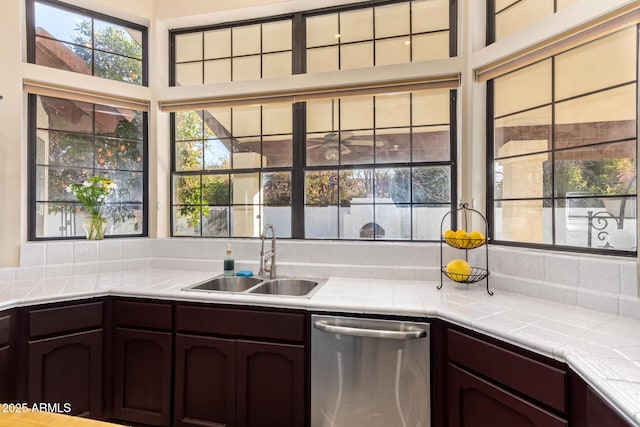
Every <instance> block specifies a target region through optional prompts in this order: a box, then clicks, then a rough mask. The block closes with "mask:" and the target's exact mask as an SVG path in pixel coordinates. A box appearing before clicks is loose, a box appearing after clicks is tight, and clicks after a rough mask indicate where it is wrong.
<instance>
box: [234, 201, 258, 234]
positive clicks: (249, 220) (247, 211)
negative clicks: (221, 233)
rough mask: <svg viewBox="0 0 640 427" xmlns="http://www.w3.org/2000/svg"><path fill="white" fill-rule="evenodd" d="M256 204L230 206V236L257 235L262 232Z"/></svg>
mask: <svg viewBox="0 0 640 427" xmlns="http://www.w3.org/2000/svg"><path fill="white" fill-rule="evenodd" d="M260 211H261V208H260V206H258V205H254V206H233V207H232V208H231V218H232V219H231V236H233V237H258V236H260V233H261V232H262V227H261V224H260V217H261V215H260Z"/></svg>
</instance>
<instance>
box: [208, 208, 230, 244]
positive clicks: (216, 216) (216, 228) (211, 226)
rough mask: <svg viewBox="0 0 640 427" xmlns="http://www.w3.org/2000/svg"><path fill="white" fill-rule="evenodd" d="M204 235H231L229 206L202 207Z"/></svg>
mask: <svg viewBox="0 0 640 427" xmlns="http://www.w3.org/2000/svg"><path fill="white" fill-rule="evenodd" d="M202 217H203V224H202V235H203V236H210V237H229V208H228V207H222V206H203V207H202Z"/></svg>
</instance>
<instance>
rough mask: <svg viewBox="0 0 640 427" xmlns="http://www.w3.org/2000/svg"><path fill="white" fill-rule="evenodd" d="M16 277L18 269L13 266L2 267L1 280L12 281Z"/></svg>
mask: <svg viewBox="0 0 640 427" xmlns="http://www.w3.org/2000/svg"><path fill="white" fill-rule="evenodd" d="M15 278H16V269H15V268H13V267H7V268H0V282H11V281H13V280H15Z"/></svg>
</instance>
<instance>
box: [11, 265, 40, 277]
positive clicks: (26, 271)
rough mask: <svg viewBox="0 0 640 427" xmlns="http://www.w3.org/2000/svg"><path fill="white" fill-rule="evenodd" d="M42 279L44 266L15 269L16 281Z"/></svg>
mask: <svg viewBox="0 0 640 427" xmlns="http://www.w3.org/2000/svg"><path fill="white" fill-rule="evenodd" d="M43 277H44V266H41V267H20V268H18V269H16V280H34V279H42V278H43Z"/></svg>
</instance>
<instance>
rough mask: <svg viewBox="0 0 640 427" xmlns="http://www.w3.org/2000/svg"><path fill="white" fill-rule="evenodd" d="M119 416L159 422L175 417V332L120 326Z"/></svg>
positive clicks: (116, 386) (115, 364)
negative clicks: (172, 413) (172, 364)
mask: <svg viewBox="0 0 640 427" xmlns="http://www.w3.org/2000/svg"><path fill="white" fill-rule="evenodd" d="M113 345H114V361H113V369H114V376H115V378H114V404H113V405H114V407H113V416H114V418H116V419H120V420H124V421H131V422H139V423H144V424H149V425H155V426H166V425H169V424H170V421H171V418H170V417H171V350H172V348H171V347H172V342H171V333H170V332H152V331H140V330H135V329H124V328H116V330H115V335H114V344H113Z"/></svg>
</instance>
